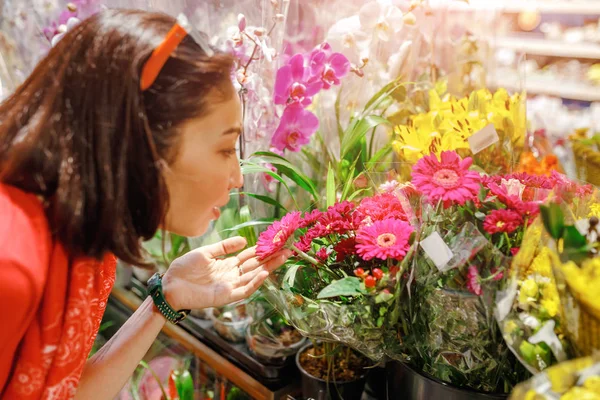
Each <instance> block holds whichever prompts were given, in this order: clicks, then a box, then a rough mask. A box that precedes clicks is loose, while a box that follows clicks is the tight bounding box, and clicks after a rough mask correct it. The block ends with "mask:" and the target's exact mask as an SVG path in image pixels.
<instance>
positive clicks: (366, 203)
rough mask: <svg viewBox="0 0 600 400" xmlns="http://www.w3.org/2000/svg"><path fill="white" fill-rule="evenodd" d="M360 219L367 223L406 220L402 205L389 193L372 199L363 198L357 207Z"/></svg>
mask: <svg viewBox="0 0 600 400" xmlns="http://www.w3.org/2000/svg"><path fill="white" fill-rule="evenodd" d="M357 210H358V213H359V214H360V217H361V219H363V220H365V219H368V222H373V221H381V220H383V219H390V218H393V219H402V220H406V219H407V218H406V213H405V212H404V208H403V207H402V203H401V202H400V200H399V199H398V197H396V196H395V195H393V194H391V193H382V194H379V195H377V196H373V197H365V198H364V199H363V200H362V201H361V203H360V205H359V206H358V209H357Z"/></svg>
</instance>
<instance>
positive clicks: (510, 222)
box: [483, 210, 523, 235]
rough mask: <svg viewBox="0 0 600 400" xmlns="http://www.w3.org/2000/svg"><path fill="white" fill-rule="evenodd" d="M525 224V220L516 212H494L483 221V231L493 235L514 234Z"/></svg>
mask: <svg viewBox="0 0 600 400" xmlns="http://www.w3.org/2000/svg"><path fill="white" fill-rule="evenodd" d="M522 224H523V219H522V218H521V216H520V215H519V213H517V212H516V211H512V210H494V211H492V212H491V213H489V214H488V215H487V216H486V217H485V220H484V221H483V229H484V230H485V231H486V232H487V233H489V234H490V235H493V234H494V233H500V232H506V233H511V232H514V231H515V230H516V229H517V228H518V227H520V226H521V225H522Z"/></svg>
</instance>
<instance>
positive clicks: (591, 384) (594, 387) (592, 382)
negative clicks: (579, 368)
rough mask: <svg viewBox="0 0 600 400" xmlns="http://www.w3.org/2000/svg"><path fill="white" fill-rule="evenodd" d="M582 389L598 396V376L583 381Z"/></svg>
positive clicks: (599, 385)
mask: <svg viewBox="0 0 600 400" xmlns="http://www.w3.org/2000/svg"><path fill="white" fill-rule="evenodd" d="M583 387H584V388H586V389H589V390H591V391H592V392H594V393H596V394H600V376H591V377H589V378H587V379H586V380H585V382H584V383H583Z"/></svg>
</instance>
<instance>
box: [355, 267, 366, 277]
mask: <svg viewBox="0 0 600 400" xmlns="http://www.w3.org/2000/svg"><path fill="white" fill-rule="evenodd" d="M354 275H356V276H358V277H360V278H362V277H363V276H364V275H365V270H364V269H362V268H360V267H358V268H356V269H355V270H354Z"/></svg>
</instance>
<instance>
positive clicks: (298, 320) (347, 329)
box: [263, 264, 390, 361]
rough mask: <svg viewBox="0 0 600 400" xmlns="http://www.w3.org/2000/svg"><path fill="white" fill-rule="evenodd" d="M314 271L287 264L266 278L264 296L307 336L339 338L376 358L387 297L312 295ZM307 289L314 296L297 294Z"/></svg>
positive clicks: (368, 355)
mask: <svg viewBox="0 0 600 400" xmlns="http://www.w3.org/2000/svg"><path fill="white" fill-rule="evenodd" d="M317 274H318V271H317V270H316V269H315V268H313V267H311V266H305V265H300V264H291V265H287V266H285V267H283V268H281V269H280V270H278V271H277V273H276V274H272V276H271V277H270V278H269V279H267V281H266V282H265V284H264V286H263V291H264V295H265V298H267V299H268V300H269V302H271V304H273V306H274V307H275V309H277V310H278V311H279V312H280V313H281V314H282V315H283V316H284V317H285V319H286V320H287V322H288V323H290V324H291V325H293V326H294V327H295V328H296V329H297V330H298V331H299V332H300V333H302V334H303V335H305V336H307V337H309V338H310V339H312V340H323V341H328V342H339V343H342V344H344V345H347V346H349V347H352V348H353V349H355V350H358V351H359V352H361V353H362V354H364V355H365V356H367V357H369V358H370V359H372V360H374V361H380V360H381V359H382V358H383V356H384V351H383V346H382V344H383V337H384V336H383V329H382V324H381V323H378V320H379V316H380V315H385V314H387V312H388V310H389V302H390V299H384V298H383V297H379V298H376V297H370V296H365V297H361V298H360V299H358V300H355V301H353V302H352V303H347V304H341V303H338V302H333V301H328V300H320V299H316V293H315V292H314V291H313V289H312V288H311V287H312V286H313V285H312V284H311V281H314V280H316V279H318V276H317ZM311 292H313V293H314V294H315V296H309V295H303V294H301V293H311Z"/></svg>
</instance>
